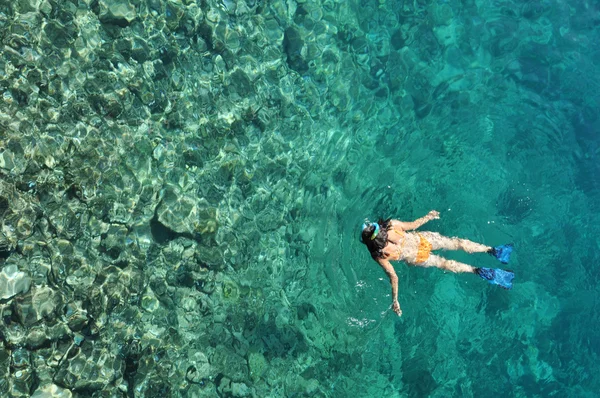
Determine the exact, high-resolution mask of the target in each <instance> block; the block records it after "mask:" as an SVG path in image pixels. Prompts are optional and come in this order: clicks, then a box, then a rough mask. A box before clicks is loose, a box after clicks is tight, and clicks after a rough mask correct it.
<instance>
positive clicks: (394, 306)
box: [392, 300, 402, 316]
mask: <svg viewBox="0 0 600 398" xmlns="http://www.w3.org/2000/svg"><path fill="white" fill-rule="evenodd" d="M392 309H393V310H394V312H395V313H396V314H397V315H398V316H402V310H401V309H400V303H399V302H398V300H394V303H393V304H392Z"/></svg>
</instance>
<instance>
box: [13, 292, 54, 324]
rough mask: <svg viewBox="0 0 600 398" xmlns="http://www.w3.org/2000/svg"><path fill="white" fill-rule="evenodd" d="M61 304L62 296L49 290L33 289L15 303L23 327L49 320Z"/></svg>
mask: <svg viewBox="0 0 600 398" xmlns="http://www.w3.org/2000/svg"><path fill="white" fill-rule="evenodd" d="M61 304H62V296H61V295H60V294H57V293H56V292H54V290H52V289H51V288H49V287H47V286H43V287H34V288H33V289H32V290H31V291H30V292H29V294H27V295H26V296H25V297H24V298H22V299H21V300H19V302H18V303H16V312H17V314H18V316H19V319H20V320H21V323H22V324H23V325H25V326H31V325H34V324H35V323H37V322H38V321H40V320H41V319H43V318H51V317H52V316H53V314H54V312H55V311H56V309H57V308H58V307H59V306H61Z"/></svg>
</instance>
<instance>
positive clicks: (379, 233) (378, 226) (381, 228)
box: [360, 218, 390, 259]
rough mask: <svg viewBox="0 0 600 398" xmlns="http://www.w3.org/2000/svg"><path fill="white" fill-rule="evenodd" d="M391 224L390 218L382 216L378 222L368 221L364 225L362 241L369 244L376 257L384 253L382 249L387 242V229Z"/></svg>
mask: <svg viewBox="0 0 600 398" xmlns="http://www.w3.org/2000/svg"><path fill="white" fill-rule="evenodd" d="M389 226H390V219H387V220H383V219H381V218H380V219H379V221H377V222H376V223H375V222H369V221H366V222H365V223H364V224H363V225H362V231H361V234H360V241H361V242H362V243H364V244H365V245H366V246H367V248H368V249H369V252H370V253H371V257H373V258H374V259H378V258H379V257H381V256H382V255H383V252H382V250H383V248H384V247H385V245H386V244H387V230H388V228H389Z"/></svg>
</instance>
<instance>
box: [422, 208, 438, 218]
mask: <svg viewBox="0 0 600 398" xmlns="http://www.w3.org/2000/svg"><path fill="white" fill-rule="evenodd" d="M425 217H427V219H428V220H439V219H440V212H439V211H437V210H431V211H430V212H429V213H427V215H426V216H425Z"/></svg>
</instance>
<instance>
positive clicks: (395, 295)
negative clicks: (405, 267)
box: [377, 259, 402, 316]
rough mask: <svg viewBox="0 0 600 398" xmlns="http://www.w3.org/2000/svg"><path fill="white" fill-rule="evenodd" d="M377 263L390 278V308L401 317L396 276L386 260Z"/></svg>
mask: <svg viewBox="0 0 600 398" xmlns="http://www.w3.org/2000/svg"><path fill="white" fill-rule="evenodd" d="M377 262H378V263H379V265H381V268H383V270H384V271H385V273H386V274H387V275H388V277H389V278H390V283H391V284H392V299H393V301H392V308H393V310H394V312H395V313H396V314H398V316H400V315H402V310H401V309H400V303H398V276H397V275H396V271H395V270H394V267H393V266H392V264H390V262H389V261H388V260H384V259H379V260H378V261H377Z"/></svg>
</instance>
